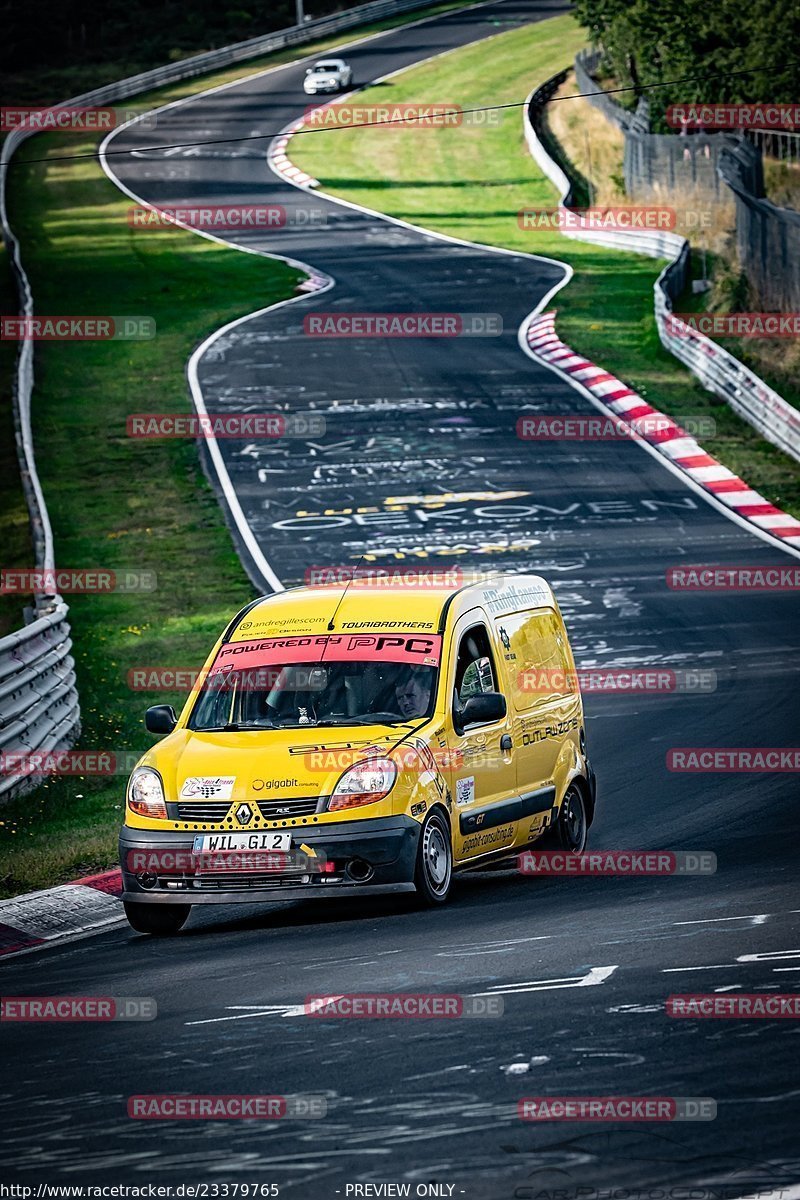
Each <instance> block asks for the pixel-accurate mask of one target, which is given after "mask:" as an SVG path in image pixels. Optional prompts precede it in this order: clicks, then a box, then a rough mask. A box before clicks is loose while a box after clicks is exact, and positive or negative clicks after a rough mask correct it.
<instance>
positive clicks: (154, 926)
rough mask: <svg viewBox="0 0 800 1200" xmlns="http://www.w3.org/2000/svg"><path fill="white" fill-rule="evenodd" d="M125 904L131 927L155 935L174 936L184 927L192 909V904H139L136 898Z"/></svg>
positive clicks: (126, 901) (124, 902)
mask: <svg viewBox="0 0 800 1200" xmlns="http://www.w3.org/2000/svg"><path fill="white" fill-rule="evenodd" d="M123 904H124V908H125V916H126V917H127V918H128V924H129V925H130V926H131V928H132V929H135V930H136V932H137V933H151V934H152V935H153V937H172V935H173V934H175V933H178V932H179V931H180V930H181V929H183V927H184V925H185V924H186V922H187V921H188V919H189V913H190V912H191V911H192V906H191V904H137V902H136V901H135V900H125V901H123Z"/></svg>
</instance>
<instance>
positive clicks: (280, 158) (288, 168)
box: [267, 104, 330, 188]
mask: <svg viewBox="0 0 800 1200" xmlns="http://www.w3.org/2000/svg"><path fill="white" fill-rule="evenodd" d="M328 107H330V106H329V105H327V104H325V105H322V106H321V108H328ZM305 123H306V119H305V117H301V118H300V119H299V121H293V122H292V124H291V125H288V126H287V127H286V129H285V130H284V131H283V133H281V134H280V135H279V136H278V137H276V138H275V139H274V141H272V142H270V146H269V152H268V154H267V162H268V163H269V165H270V166H271V167H272V169H273V171H275V173H276V174H277V175H282V176H283V178H284V179H286V180H287V181H288V182H289V183H295V184H297V185H298V186H300V187H310V188H315V187H319V180H318V179H315V178H314V176H313V175H308V174H306V172H305V171H301V170H300V168H299V167H296V166H295V165H294V163H293V162H292V161H291V159H290V158H289V157H288V155H287V153H286V147H287V146H288V145H289V141H290V139H291V137H292V134H294V133H297V131H298V129H300V128H301V127H302V126H303V125H305Z"/></svg>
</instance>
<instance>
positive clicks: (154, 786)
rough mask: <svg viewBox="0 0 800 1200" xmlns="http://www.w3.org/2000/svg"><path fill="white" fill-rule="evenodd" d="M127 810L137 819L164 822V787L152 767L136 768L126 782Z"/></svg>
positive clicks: (165, 808) (165, 806) (165, 814)
mask: <svg viewBox="0 0 800 1200" xmlns="http://www.w3.org/2000/svg"><path fill="white" fill-rule="evenodd" d="M128 808H129V809H130V810H131V812H134V813H136V815H137V816H139V817H153V818H155V819H156V820H160V821H166V819H167V805H166V803H165V801H164V785H163V784H162V782H161V776H160V775H159V773H158V771H154V770H153V768H152V767H137V768H136V770H135V771H134V772H133V774H132V775H131V777H130V779H129V780H128Z"/></svg>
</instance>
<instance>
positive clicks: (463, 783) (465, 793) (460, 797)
mask: <svg viewBox="0 0 800 1200" xmlns="http://www.w3.org/2000/svg"><path fill="white" fill-rule="evenodd" d="M474 799H475V776H474V775H468V776H467V778H466V779H457V780H456V805H457V806H458V807H459V808H464V807H465V805H467V804H472V801H473V800H474Z"/></svg>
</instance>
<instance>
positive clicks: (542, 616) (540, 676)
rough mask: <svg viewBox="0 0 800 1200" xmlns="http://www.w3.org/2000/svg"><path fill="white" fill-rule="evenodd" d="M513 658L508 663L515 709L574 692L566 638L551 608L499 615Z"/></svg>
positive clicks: (573, 680) (523, 710)
mask: <svg viewBox="0 0 800 1200" xmlns="http://www.w3.org/2000/svg"><path fill="white" fill-rule="evenodd" d="M503 627H504V629H505V633H506V636H507V638H508V640H509V646H510V652H511V653H512V654H514V656H515V657H514V659H513V661H512V662H511V663H509V674H510V676H511V678H512V687H511V691H512V695H513V699H514V707H515V708H516V710H517V712H525V711H526V710H527V709H529V708H533V707H534V706H535V705H537V704H541V703H543V702H546V701H549V700H552V699H554V698H558V697H564V696H569V695H572V694H574V693H575V692H577V690H578V687H577V680H576V679H575V678H574V674H573V669H572V663H571V659H570V654H569V649H568V646H567V639H566V637H565V634H564V631H563V629H562V627H561V622H560V621H559V619H558V617H557V616H556V614H555V613H554V612H552V611H551V610H545V611H544V612H542V611H541V610H540V611H539V612H537V613H516V614H514V615H513V616H511V617H504V618H503Z"/></svg>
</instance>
